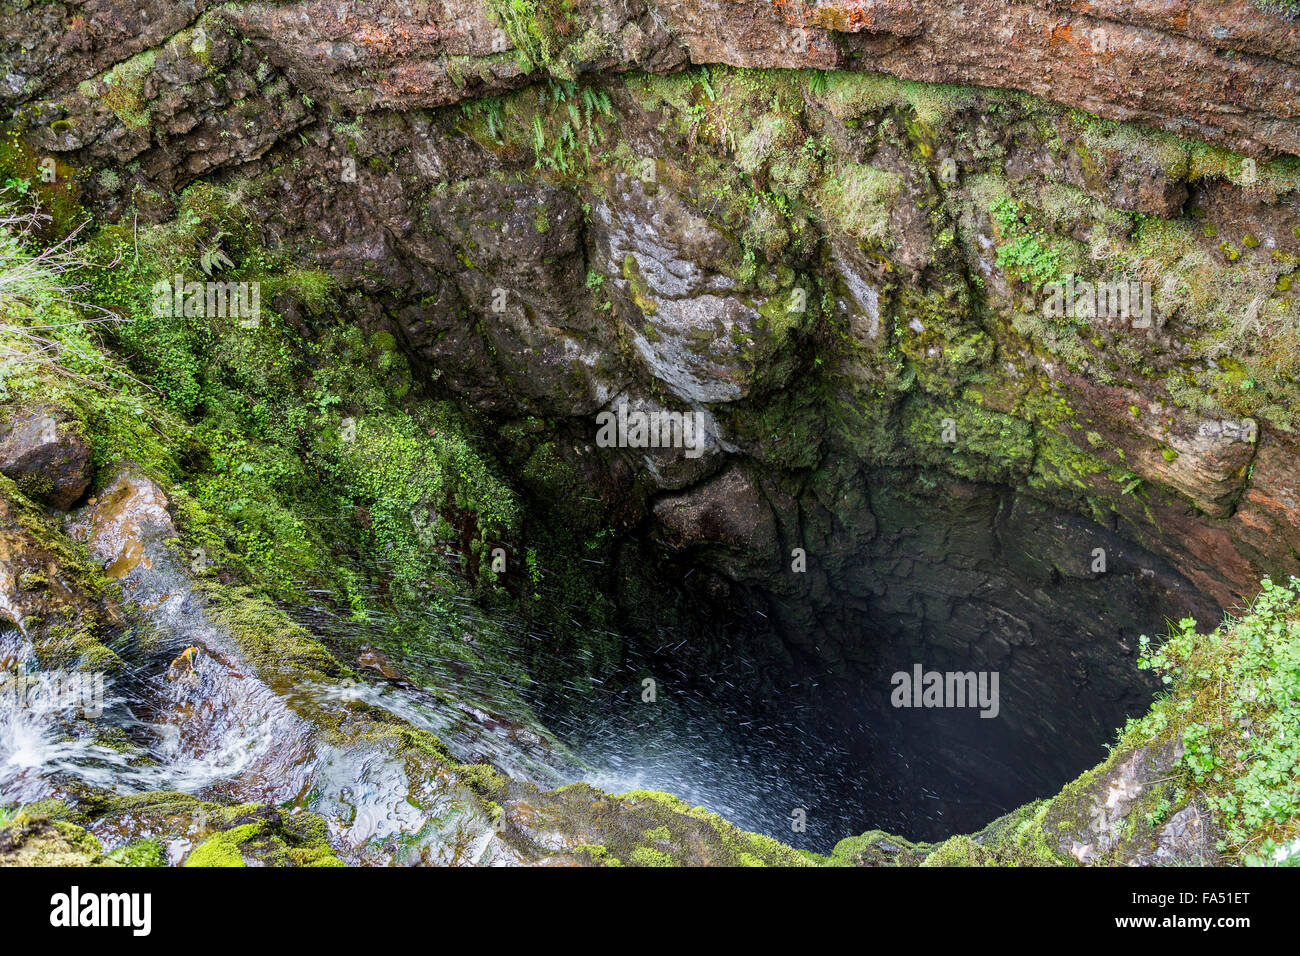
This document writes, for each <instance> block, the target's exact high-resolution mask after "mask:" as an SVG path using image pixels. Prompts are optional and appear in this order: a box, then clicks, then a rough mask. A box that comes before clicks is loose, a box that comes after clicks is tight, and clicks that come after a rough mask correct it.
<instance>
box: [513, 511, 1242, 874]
mask: <svg viewBox="0 0 1300 956" xmlns="http://www.w3.org/2000/svg"><path fill="white" fill-rule="evenodd" d="M953 491H954V489H952V488H949V489H945V494H944V496H943V497H942V498H933V497H930V498H927V497H924V496H922V497H919V498H918V497H917V496H916V495H914V494H911V493H894V492H891V491H884V492H881V493H875V494H873V495H872V499H871V524H872V531H871V533H870V534H868V535H863V536H859V537H857V538H855V539H854V540H852V541H851V542H850V544H849V545H848V546H846V547H845V548H844V549H843V550H842V552H840V553H837V554H836V555H834V556H833V559H832V557H831V556H829V555H828V556H827V557H826V559H825V563H826V564H827V565H829V568H828V569H827V570H828V571H829V572H831V573H828V574H826V575H825V577H826V580H827V582H828V584H829V587H828V588H825V589H822V590H821V591H820V592H819V593H818V594H816V595H814V596H812V597H809V598H806V599H802V600H801V599H800V598H799V597H798V596H797V594H795V592H793V590H792V589H790V588H787V589H786V590H785V591H784V592H782V593H778V591H777V589H775V588H769V589H763V588H759V587H754V586H752V585H741V584H738V583H737V582H736V581H735V580H734V579H732V578H730V577H728V576H726V575H723V574H721V573H720V572H717V571H705V570H700V568H702V567H703V566H704V565H705V564H707V563H708V562H709V561H710V560H711V558H710V556H708V555H700V554H693V555H689V556H681V557H680V560H679V562H678V564H677V567H676V572H677V573H678V576H679V577H680V574H681V573H685V574H686V584H685V585H684V586H683V587H682V589H681V600H682V601H683V602H684V604H685V606H686V607H687V609H688V611H689V613H691V614H693V615H694V620H693V621H692V626H690V627H688V628H687V629H686V630H685V631H683V630H682V629H680V628H677V627H672V626H661V627H660V629H659V632H658V634H657V636H656V638H655V639H653V640H648V641H644V642H641V644H640V645H639V646H638V647H637V648H636V649H635V651H634V653H632V654H631V655H629V658H628V660H627V662H626V664H625V666H624V668H623V669H622V671H621V672H620V673H618V674H615V675H612V676H611V677H609V679H607V680H606V681H605V684H604V692H603V693H602V694H601V695H600V699H599V700H598V701H597V702H596V704H595V705H594V706H591V705H587V706H583V707H572V706H566V705H567V704H571V703H572V698H571V697H566V694H568V693H570V692H568V691H559V692H550V693H549V694H548V693H543V694H542V696H541V697H540V699H539V700H538V703H539V705H540V706H541V709H542V712H543V714H545V717H544V719H546V720H548V721H550V723H551V725H552V726H553V727H555V729H557V730H558V731H559V733H560V734H561V736H562V737H564V738H566V739H567V740H568V742H569V743H570V744H571V745H572V746H573V747H574V749H575V750H576V752H577V753H579V754H580V755H581V756H582V757H583V758H584V759H586V760H588V761H590V762H592V763H593V764H594V765H595V766H596V767H597V768H598V770H597V771H596V772H595V773H593V774H592V775H591V776H590V777H589V779H591V781H592V782H593V783H596V784H597V785H600V786H603V787H604V788H606V789H609V790H612V791H614V792H624V791H627V790H630V789H642V788H644V789H654V790H665V791H668V792H671V793H674V794H677V795H678V796H680V797H681V798H682V799H684V800H686V801H687V802H688V803H689V804H691V805H703V806H705V807H706V808H707V809H709V810H712V811H716V812H718V813H721V814H722V815H723V816H725V817H727V818H728V819H730V820H731V821H733V822H734V823H736V824H737V825H739V826H741V827H743V828H745V829H750V830H754V831H757V832H761V833H766V834H768V835H771V836H773V837H776V838H777V839H780V840H782V841H785V842H788V843H791V844H793V845H795V846H798V847H802V848H806V849H810V850H814V851H818V852H823V853H825V852H828V851H829V850H830V849H831V848H832V847H833V846H834V845H835V843H836V842H837V841H839V840H840V839H842V838H844V837H846V836H852V835H857V834H860V833H863V832H866V831H868V830H873V829H879V830H884V831H887V832H889V833H892V834H895V835H898V836H902V837H905V838H908V839H911V840H916V841H925V842H933V841H938V840H942V839H945V838H947V837H949V836H951V835H954V834H958V833H971V832H975V831H977V830H979V829H981V828H982V827H984V826H985V825H987V824H988V823H990V822H992V821H993V820H995V819H996V818H997V817H998V816H1000V815H1002V814H1004V813H1006V812H1009V811H1011V810H1013V809H1015V808H1017V807H1019V806H1022V805H1024V804H1026V803H1028V802H1030V801H1033V800H1035V799H1039V798H1045V797H1049V796H1051V795H1053V794H1054V793H1056V792H1057V791H1058V790H1059V789H1060V788H1061V786H1062V785H1064V784H1065V783H1067V782H1068V781H1069V780H1071V779H1073V778H1074V777H1075V776H1077V775H1078V774H1079V773H1081V772H1083V771H1084V770H1086V769H1088V768H1090V767H1092V766H1095V765H1096V764H1097V763H1098V762H1100V761H1101V760H1103V759H1104V758H1105V756H1106V748H1107V745H1108V744H1111V743H1113V742H1114V740H1115V737H1116V731H1117V730H1118V729H1119V728H1121V727H1122V726H1123V725H1124V723H1125V721H1126V719H1127V718H1129V717H1131V716H1137V715H1139V714H1141V713H1143V712H1144V711H1145V710H1146V708H1147V707H1148V705H1149V704H1150V702H1151V700H1152V697H1153V695H1154V693H1155V692H1156V690H1157V688H1158V683H1157V682H1156V680H1155V679H1154V678H1153V677H1152V676H1151V675H1150V674H1148V673H1146V672H1143V671H1141V670H1140V669H1139V668H1138V667H1137V663H1136V661H1137V651H1138V637H1139V636H1140V635H1141V634H1148V635H1152V636H1153V637H1157V636H1162V635H1163V634H1165V633H1166V632H1167V630H1168V625H1169V622H1170V621H1176V620H1178V619H1180V618H1183V617H1188V616H1191V617H1195V618H1197V619H1198V621H1200V623H1201V624H1202V625H1213V624H1214V623H1216V622H1217V620H1218V618H1219V616H1220V611H1219V609H1218V608H1217V607H1214V606H1212V605H1211V604H1209V603H1208V602H1207V601H1206V600H1205V599H1204V598H1202V597H1200V596H1198V595H1197V593H1196V591H1195V589H1194V588H1193V587H1192V586H1191V585H1190V584H1189V583H1188V582H1187V581H1186V580H1185V579H1184V578H1182V577H1181V576H1180V575H1179V574H1178V573H1177V572H1176V571H1175V570H1174V569H1173V568H1172V567H1170V566H1169V565H1168V564H1167V563H1166V562H1165V561H1163V560H1162V559H1161V558H1159V557H1158V556H1156V555H1154V554H1152V553H1150V552H1147V551H1145V550H1144V549H1142V548H1140V547H1137V546H1135V545H1134V544H1132V543H1130V542H1129V541H1127V540H1125V539H1124V538H1123V537H1121V536H1120V535H1118V534H1116V533H1115V532H1113V531H1111V530H1108V529H1106V528H1104V527H1102V526H1100V525H1098V524H1095V523H1094V522H1092V521H1089V520H1087V519H1085V518H1082V517H1080V516H1078V515H1076V514H1074V513H1072V512H1066V511H1063V510H1060V509H1058V508H1054V507H1051V506H1049V505H1045V504H1043V503H1040V502H1038V501H1036V500H1034V499H1031V498H1028V497H1025V496H1018V495H1016V494H1015V493H1013V492H1009V491H1006V490H1005V489H1002V490H999V489H995V488H988V487H978V486H958V488H957V489H956V493H953ZM850 537H852V536H850ZM1097 549H1101V550H1102V551H1104V553H1105V570H1104V571H1095V570H1093V569H1094V567H1097V566H1098V565H1097V564H1096V554H1097ZM713 557H714V558H716V555H715V556H713ZM715 563H716V562H715ZM691 568H695V569H697V570H695V571H694V573H691V571H690V569H691ZM683 569H684V571H683ZM917 667H920V668H921V670H922V672H923V673H928V672H937V673H940V674H943V675H945V676H947V675H949V674H953V675H967V674H974V675H975V676H976V679H977V680H978V679H979V676H980V675H984V680H985V683H984V685H983V686H984V688H985V691H986V692H991V691H992V678H991V675H992V674H994V673H996V674H997V697H996V716H990V717H981V716H980V713H981V708H980V707H979V706H965V707H961V706H935V707H927V706H921V707H899V706H895V703H897V697H896V696H895V694H896V692H898V693H901V687H900V684H901V682H900V681H897V680H895V679H894V675H896V674H899V673H903V674H907V675H908V676H909V678H910V677H911V676H912V675H913V674H914V672H915V670H916V668H917ZM646 680H652V681H654V684H653V685H647V684H645V681H646ZM965 684H966V680H965V679H963V680H962V681H961V685H962V686H963V687H964V686H965ZM650 686H653V689H654V694H653V697H654V699H653V701H650V700H647V699H646V690H647V688H648V687H650ZM949 686H950V683H949V681H947V680H945V689H947V688H948V687H949ZM951 686H952V689H953V690H956V689H958V688H957V686H956V684H955V683H953V684H952V685H951ZM931 700H933V697H931ZM922 703H924V700H922ZM944 703H945V704H955V703H959V701H958V700H954V699H947V700H945V701H944ZM968 703H969V702H968ZM976 703H977V702H976ZM983 709H984V710H985V711H991V710H992V708H991V707H985V708H983Z"/></svg>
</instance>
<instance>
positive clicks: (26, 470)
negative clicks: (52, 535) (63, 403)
mask: <svg viewBox="0 0 1300 956" xmlns="http://www.w3.org/2000/svg"><path fill="white" fill-rule="evenodd" d="M0 474H4V475H6V476H8V477H9V478H12V479H13V480H14V481H15V482H17V484H18V487H19V488H21V489H22V490H23V493H24V494H26V495H27V496H28V497H29V498H32V499H34V500H36V501H41V502H43V503H45V504H48V505H49V506H50V507H52V508H60V509H67V508H69V507H71V506H72V505H73V504H74V503H75V502H76V501H78V500H79V499H80V498H81V496H82V495H83V494H85V491H86V488H88V487H89V486H90V482H91V479H92V478H93V477H94V468H93V467H92V465H91V462H90V445H89V444H88V443H87V441H86V440H85V438H84V437H82V435H81V432H80V429H79V427H78V425H77V423H76V422H75V421H73V420H71V419H70V418H69V417H68V416H67V414H66V413H64V412H61V411H60V410H58V409H56V408H53V407H48V408H47V407H39V408H31V409H16V410H14V411H12V412H11V413H10V414H9V415H8V416H6V419H5V420H4V422H3V423H0Z"/></svg>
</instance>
